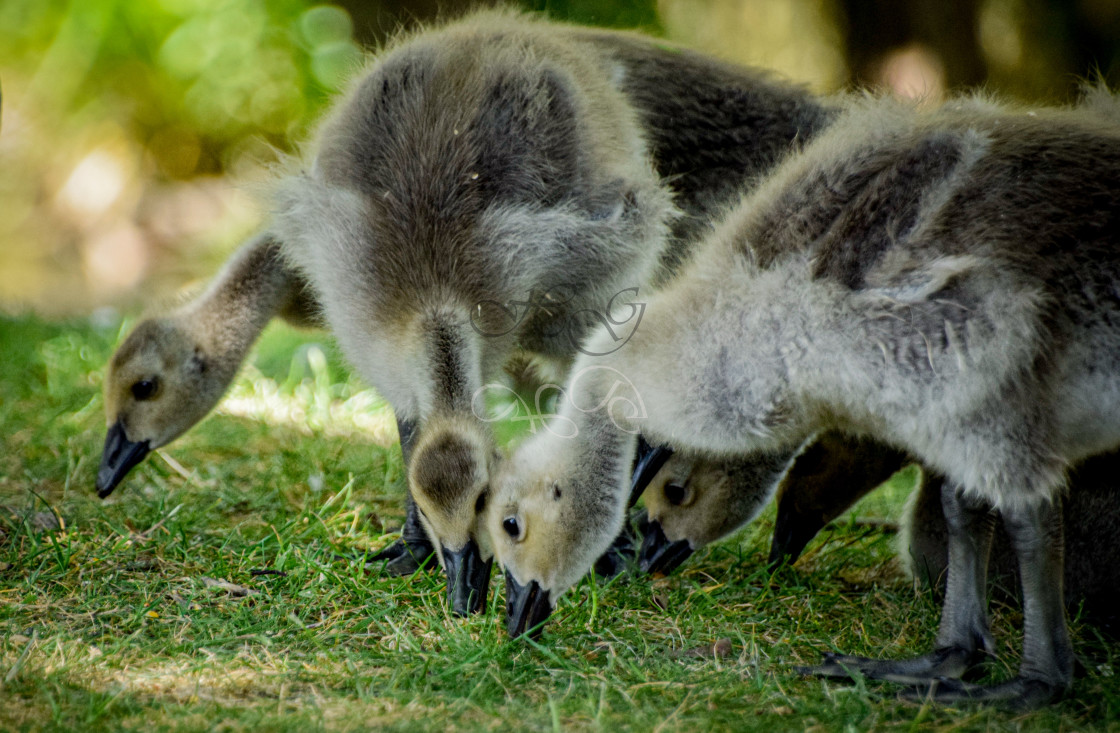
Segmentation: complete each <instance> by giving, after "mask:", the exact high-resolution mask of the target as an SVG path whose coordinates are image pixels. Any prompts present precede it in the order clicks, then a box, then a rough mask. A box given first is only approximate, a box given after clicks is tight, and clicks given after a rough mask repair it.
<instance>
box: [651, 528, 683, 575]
mask: <svg viewBox="0 0 1120 733" xmlns="http://www.w3.org/2000/svg"><path fill="white" fill-rule="evenodd" d="M691 554H692V546H691V545H690V544H689V543H688V540H677V541H676V542H670V541H669V538H668V537H666V536H665V532H664V531H663V530H662V529H661V522H656V521H655V522H650V523H649V526H648V527H646V530H645V536H644V537H643V538H642V549H641V550H639V551H638V567H639V568H641V570H642V572H643V573H650V574H653V575H668V574H669V573H671V572H673V571H674V570H676V569H677V568H678V567H680V564H681V563H683V562H684V561H685V560H687V559H688V557H689V555H691Z"/></svg>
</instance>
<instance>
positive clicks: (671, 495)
mask: <svg viewBox="0 0 1120 733" xmlns="http://www.w3.org/2000/svg"><path fill="white" fill-rule="evenodd" d="M687 494H688V489H686V488H685V487H683V486H681V485H680V484H666V486H665V500H666V501H668V502H669V503H670V504H672V505H673V506H680V505H681V503H682V502H684V498H685V496H686V495H687Z"/></svg>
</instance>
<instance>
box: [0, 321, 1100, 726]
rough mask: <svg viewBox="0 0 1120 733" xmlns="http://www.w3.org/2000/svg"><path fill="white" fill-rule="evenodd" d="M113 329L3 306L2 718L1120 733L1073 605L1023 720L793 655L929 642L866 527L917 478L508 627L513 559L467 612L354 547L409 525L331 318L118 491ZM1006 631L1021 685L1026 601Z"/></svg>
mask: <svg viewBox="0 0 1120 733" xmlns="http://www.w3.org/2000/svg"><path fill="white" fill-rule="evenodd" d="M103 320H109V321H112V323H110V324H108V325H107V324H105V323H100V324H94V323H91V322H87V321H81V322H67V323H54V322H44V321H42V320H38V319H36V318H32V317H0V354H3V355H4V357H3V363H4V369H3V370H2V371H0V428H2V430H3V434H4V439H3V441H2V443H0V445H2V446H3V449H2V450H0V687H2V691H0V730H83V731H97V730H112V731H118V730H143V731H146V732H149V731H157V730H223V731H240V730H254V731H256V730H281V731H282V730H291V731H308V730H367V729H389V730H397V729H401V730H437V729H438V730H443V729H451V730H479V729H482V730H486V729H499V730H548V729H556V730H584V729H603V730H618V729H633V730H698V729H717V730H718V729H734V730H751V729H758V730H767V731H771V730H822V731H826V730H827V731H833V730H842V729H852V730H892V729H911V728H920V729H923V730H927V729H928V730H943V729H949V728H952V729H954V730H992V729H995V730H1003V729H1007V730H1013V729H1014V730H1045V731H1053V730H1090V729H1101V730H1105V729H1115V730H1120V722H1118V721H1120V681H1118V678H1117V677H1115V676H1113V669H1114V668H1115V666H1116V665H1117V662H1118V661H1120V659H1118V654H1117V647H1116V645H1115V641H1114V640H1110V639H1105V638H1102V637H1101V636H1100V634H1099V632H1098V631H1097V630H1096V629H1094V628H1093V627H1091V626H1088V625H1085V624H1082V623H1081V622H1080V621H1079V620H1078V619H1076V618H1075V619H1074V621H1073V632H1074V639H1075V644H1076V648H1077V652H1078V654H1079V656H1080V658H1081V661H1082V663H1083V666H1084V673H1083V674H1082V676H1081V677H1079V679H1078V680H1077V682H1076V686H1075V689H1074V693H1073V695H1072V696H1071V698H1070V699H1067V700H1065V701H1063V702H1061V703H1060V704H1058V705H1056V706H1054V707H1052V708H1049V709H1046V710H1042V711H1039V712H1035V713H1031V714H1028V715H1012V714H1009V713H1005V712H1000V711H995V710H987V709H976V708H962V709H950V708H931V707H928V706H922V705H918V704H913V703H909V702H904V701H901V700H899V699H898V698H897V696H896V692H897V690H896V688H894V687H891V686H888V685H878V684H875V683H870V682H868V683H866V684H863V683H860V684H836V683H833V682H822V681H819V680H811V679H809V680H807V679H802V678H800V677H798V676H797V675H796V674H795V673H794V672H793V667H794V666H795V665H798V664H811V663H814V662H816V661H817V660H818V659H819V655H820V652H822V651H828V650H839V651H845V652H851V653H859V654H866V655H870V656H898V655H903V654H906V653H910V652H917V651H921V650H924V649H925V648H927V647H928V645H929V644H930V643H931V641H932V638H933V635H934V632H935V630H936V623H937V614H938V608H937V604H936V602H935V600H934V599H933V598H932V597H931V596H930V595H929V594H928V593H926V592H923V591H921V590H917V589H915V588H914V587H913V586H912V585H911V584H910V582H909V581H907V580H906V579H905V578H904V577H902V575H901V574H900V573H899V571H898V565H897V562H896V561H895V560H894V558H893V555H894V552H893V544H892V542H893V538H892V537H891V536H890V533H889V531H885V530H886V529H889V524H888V525H887V526H886V527H884V526H882V524H881V523H880V522H874V521H873V522H866V521H862V520H861V519H859V518H864V517H867V518H873V519H874V518H881V519H892V518H895V517H897V514H898V511H899V507H900V505H901V502H902V500H903V499H904V497H905V494H906V492H907V490H908V488H909V486H910V482H911V481H912V478H913V477H912V475H903V476H901V477H899V478H898V480H897V481H895V482H894V483H893V484H892V485H890V486H888V487H885V488H884V489H881V490H880V491H878V492H876V493H874V494H872V495H871V496H870V497H868V499H867V500H865V501H864V502H863V503H862V504H861V505H860V506H859V507H857V509H856V511H855V512H854V513H853V514H852V515H849V516H847V517H845V518H844V519H843V520H842V521H840V522H838V523H836V525H835V526H833V527H830V528H829V529H828V530H826V532H825V533H824V534H823V535H822V537H820V538H818V540H817V541H815V542H814V543H813V544H812V545H811V546H810V548H809V550H808V552H807V553H806V555H805V556H804V557H803V558H802V559H801V560H800V561H799V562H798V563H797V564H796V565H795V566H793V567H790V568H783V569H781V570H779V571H778V572H777V573H774V574H770V573H768V572H766V571H765V570H764V569H763V559H764V558H765V553H766V549H767V544H768V542H769V532H770V531H771V529H772V513H771V514H768V515H764V516H763V518H762V519H760V520H759V521H758V522H756V523H755V525H754V526H753V527H751V528H750V529H748V530H747V531H745V532H743V533H741V534H740V535H738V536H737V537H735V538H733V539H732V540H730V541H728V542H724V543H722V544H720V545H718V546H715V547H712V548H709V549H707V550H705V551H702V552H700V553H699V554H697V555H696V556H694V557H693V558H692V559H691V560H690V561H689V562H688V563H687V564H686V566H685V567H684V568H682V569H681V570H680V571H678V572H677V573H675V574H674V575H673V576H671V577H669V578H666V579H662V580H657V581H650V580H649V579H646V578H642V577H640V576H638V575H636V574H633V573H627V574H624V575H622V576H620V577H618V578H616V579H614V580H611V581H609V582H607V581H603V580H599V581H594V580H588V581H585V582H583V583H582V584H581V585H580V586H579V587H577V588H576V589H575V590H574V591H573V592H571V593H570V594H569V595H568V596H566V597H565V598H564V599H563V601H562V602H561V604H560V607H559V609H558V610H557V613H556V614H555V616H554V618H553V620H552V622H551V623H550V625H549V626H548V629H547V630H546V632H545V634H544V636H543V637H542V638H541V640H540V641H539V642H528V641H510V640H508V639H507V638H506V636H505V630H504V623H503V621H504V619H503V615H502V612H503V605H502V604H503V602H504V596H503V589H502V583H501V580H500V579H499V578H495V583H494V586H493V588H492V590H491V596H490V598H489V603H488V607H487V611H486V613H485V614H483V615H481V616H479V617H475V618H471V619H456V618H453V617H452V616H451V615H450V613H449V611H448V608H447V606H446V602H445V598H444V587H443V582H442V580H441V579H440V577H439V575H438V574H422V575H419V576H417V577H413V578H387V577H384V576H382V575H381V574H380V573H379V572H377V571H376V570H373V571H368V570H367V569H366V568H365V566H364V564H363V562H361V560H360V559H350V558H357V557H360V556H361V555H362V554H363V553H365V552H366V551H369V550H375V549H377V548H380V547H382V546H383V545H385V544H387V543H388V542H390V541H391V540H392V539H394V535H393V534H392V529H394V528H395V527H396V526H397V525H398V524H399V521H400V518H401V514H402V498H403V491H404V484H403V477H402V475H401V459H400V451H399V448H398V447H397V445H396V436H395V432H394V429H393V422H392V418H391V414H390V413H389V412H388V410H387V408H386V406H385V405H384V404H383V403H381V402H380V401H379V400H378V399H377V398H376V396H375V395H373V394H372V393H371V392H369V391H368V390H366V389H365V388H364V387H363V386H362V385H361V384H360V383H358V382H357V381H356V380H354V379H352V378H350V377H348V376H346V372H345V370H344V369H343V368H342V366H341V363H340V361H339V360H338V358H337V356H335V355H334V353H333V351H332V349H331V347H330V346H329V342H327V340H326V339H325V337H323V336H322V335H319V334H299V333H297V332H294V331H291V330H287V329H284V328H280V327H273V328H271V329H270V330H269V331H268V332H267V333H266V335H265V337H264V339H263V340H262V343H261V344H260V345H259V348H258V350H257V352H256V356H255V358H254V362H253V365H252V366H250V367H248V368H247V369H246V370H245V372H244V373H243V375H242V377H241V378H239V380H238V382H237V384H236V385H235V387H234V389H233V391H232V393H231V396H230V399H228V400H227V401H226V402H225V403H223V406H222V407H221V408H219V410H218V412H217V413H216V414H214V415H212V416H210V417H209V418H208V419H207V420H205V421H204V422H203V423H201V424H200V425H199V426H198V427H197V429H195V430H193V431H191V432H190V433H189V434H188V435H186V436H184V437H183V438H181V439H179V440H178V441H176V442H175V443H173V444H172V445H170V446H168V447H166V448H165V449H162V450H160V451H157V452H156V453H155V454H154V455H152V456H150V457H149V458H148V460H147V461H145V463H144V464H142V466H140V467H139V468H138V469H137V470H135V471H134V472H133V474H132V475H130V476H129V478H128V479H126V481H125V482H124V483H123V484H122V486H121V487H119V488H118V489H117V490H116V492H115V493H114V494H113V495H112V497H110V498H109V499H108V500H106V501H102V500H100V499H98V498H97V496H96V493H95V491H94V489H93V482H94V475H95V472H96V469H97V464H98V461H99V459H100V451H101V442H102V440H103V438H104V429H105V425H104V417H103V415H102V403H101V396H100V380H101V375H102V372H103V367H104V364H105V363H106V361H107V360H108V358H109V356H110V354H111V353H112V348H113V345H114V344H115V343H116V342H117V340H118V339H119V338H120V336H121V335H122V334H123V333H124V332H126V331H127V329H128V328H129V327H130V325H131V324H130V323H124V324H121V323H118V322H116V321H115V320H114V319H112V318H109V319H103ZM316 344H324V345H323V346H317V345H316ZM526 424H527V423H524V424H523V425H522V427H524V425H526ZM512 429H513V428H509V430H512ZM993 623H994V627H995V632H996V635H997V638H998V640H999V642H1000V651H999V655H998V658H997V659H996V660H995V661H994V662H993V663H992V665H991V669H990V674H991V677H992V678H1000V677H1006V676H1009V675H1010V674H1012V672H1013V669H1014V666H1015V665H1016V664H1017V661H1018V644H1019V639H1020V632H1021V629H1020V627H1019V625H1020V623H1021V615H1020V613H1019V612H1018V610H1017V609H1016V608H1015V607H1014V606H1007V605H1001V604H995V605H993Z"/></svg>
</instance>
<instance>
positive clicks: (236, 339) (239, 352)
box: [176, 234, 303, 375]
mask: <svg viewBox="0 0 1120 733" xmlns="http://www.w3.org/2000/svg"><path fill="white" fill-rule="evenodd" d="M302 287H303V286H302V281H300V280H299V279H298V278H297V277H296V276H295V275H294V274H293V273H292V272H290V271H289V270H288V268H287V267H286V266H285V265H284V262H283V260H282V259H281V258H280V245H279V243H278V242H277V241H276V240H275V239H273V238H272V237H271V236H270V235H268V234H263V235H261V236H259V237H257V238H256V239H254V240H252V241H251V242H249V243H248V244H246V245H245V246H243V247H242V248H241V249H240V250H238V252H237V253H236V254H234V256H233V257H232V258H231V259H230V261H229V262H228V263H227V264H226V266H225V268H224V269H223V270H222V271H221V272H220V273H219V274H218V276H217V277H216V278H214V281H213V282H212V283H211V284H210V286H209V287H208V288H207V289H206V292H205V293H203V294H202V296H200V297H199V298H198V299H197V300H195V301H194V302H192V303H190V304H189V305H187V306H186V307H185V308H183V309H182V310H180V311H179V312H178V313H177V314H176V318H177V319H179V320H180V321H181V322H182V323H183V324H184V327H185V328H186V330H187V331H188V332H189V333H191V335H192V336H193V337H194V340H195V343H196V344H197V345H198V348H200V349H201V350H202V352H203V355H204V357H205V358H206V359H207V361H208V362H209V363H211V364H212V365H213V366H215V367H216V368H218V369H221V370H223V371H226V372H229V373H230V374H231V375H232V373H233V372H236V370H237V367H238V366H239V365H240V364H241V361H242V360H243V359H244V358H245V355H246V354H247V353H248V351H249V348H250V347H251V346H252V345H253V342H254V341H256V339H257V337H258V336H259V335H260V333H261V331H263V330H264V327H265V326H266V325H268V322H269V321H270V320H272V318H273V317H274V316H276V315H279V314H280V312H281V311H283V310H285V309H291V308H292V307H293V304H294V303H296V302H297V301H299V299H300V298H301V290H302Z"/></svg>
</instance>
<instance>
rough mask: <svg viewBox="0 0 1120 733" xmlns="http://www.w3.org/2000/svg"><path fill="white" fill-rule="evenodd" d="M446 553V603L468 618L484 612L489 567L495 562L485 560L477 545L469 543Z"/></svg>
mask: <svg viewBox="0 0 1120 733" xmlns="http://www.w3.org/2000/svg"><path fill="white" fill-rule="evenodd" d="M440 551H441V552H442V553H443V569H444V570H445V571H446V572H447V602H448V603H449V604H451V613H453V614H455V615H456V616H468V615H470V614H472V613H481V612H482V607H483V606H485V605H486V592H487V590H489V588H490V568H491V567H492V566H493V564H494V561H493V560H483V559H482V553H481V552H479V549H478V543H476V542H475V541H474V540H467V544H465V545H463V547H462V549H459V550H455V551H452V550H449V549H447V548H446V547H442V546H441V547H440Z"/></svg>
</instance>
